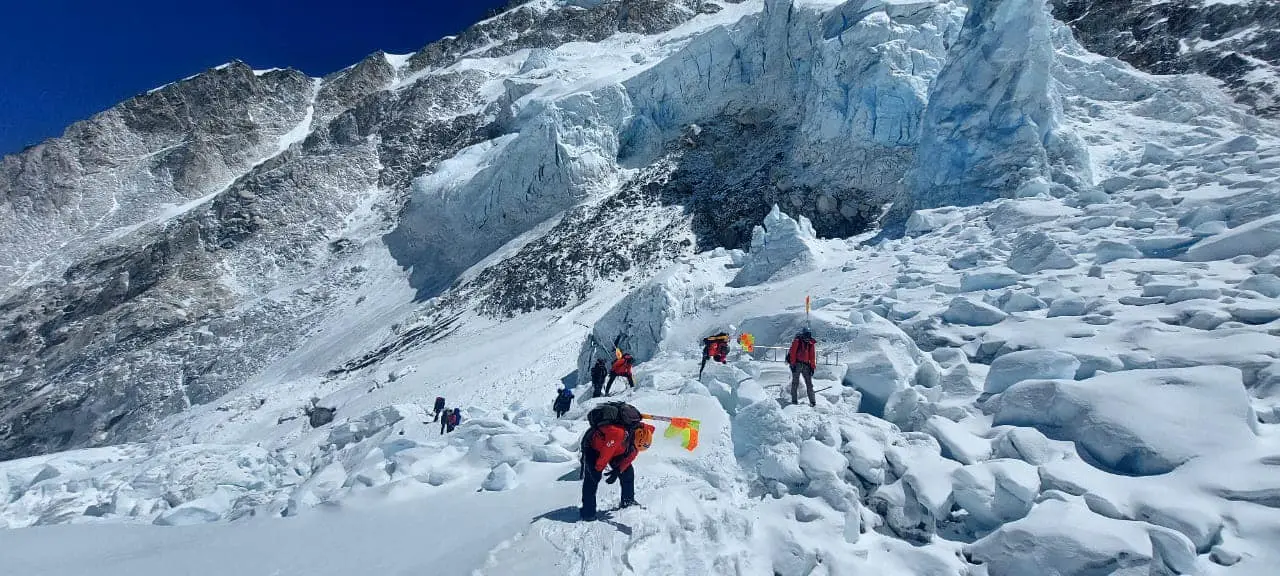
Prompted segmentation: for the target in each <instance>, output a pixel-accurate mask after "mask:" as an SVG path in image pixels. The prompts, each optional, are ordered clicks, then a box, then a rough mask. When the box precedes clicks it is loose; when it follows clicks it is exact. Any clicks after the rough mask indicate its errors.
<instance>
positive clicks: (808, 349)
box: [787, 328, 818, 407]
mask: <svg viewBox="0 0 1280 576" xmlns="http://www.w3.org/2000/svg"><path fill="white" fill-rule="evenodd" d="M817 344H818V343H817V342H816V341H815V340H814V339H813V334H812V333H810V332H809V329H808V328H805V329H803V330H801V331H800V333H799V334H796V338H795V340H792V341H791V349H790V350H788V351H787V364H790V365H791V403H792V404H799V403H800V401H799V399H798V397H797V392H798V391H799V388H800V378H801V377H803V378H804V380H805V386H807V387H808V390H809V405H810V406H815V407H816V406H817V405H818V401H817V398H816V395H815V394H814V392H813V370H814V368H816V367H817V366H818V345H817Z"/></svg>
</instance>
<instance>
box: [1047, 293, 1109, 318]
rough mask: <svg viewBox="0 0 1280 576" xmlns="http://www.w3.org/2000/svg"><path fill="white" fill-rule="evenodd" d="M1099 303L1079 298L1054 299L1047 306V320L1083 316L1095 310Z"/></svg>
mask: <svg viewBox="0 0 1280 576" xmlns="http://www.w3.org/2000/svg"><path fill="white" fill-rule="evenodd" d="M1099 304H1100V303H1099V302H1098V301H1097V300H1093V299H1090V298H1084V297H1081V296H1066V297H1063V298H1056V299H1054V301H1053V303H1052V304H1050V305H1049V312H1048V314H1047V315H1048V317H1049V318H1057V317H1058V316H1084V315H1085V314H1088V313H1089V312H1092V311H1093V310H1094V308H1097V307H1098V305H1099Z"/></svg>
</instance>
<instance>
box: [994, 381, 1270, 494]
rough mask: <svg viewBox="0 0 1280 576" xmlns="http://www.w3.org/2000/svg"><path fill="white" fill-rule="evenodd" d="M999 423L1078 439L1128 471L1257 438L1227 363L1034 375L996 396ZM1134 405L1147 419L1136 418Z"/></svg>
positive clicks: (1155, 470)
mask: <svg viewBox="0 0 1280 576" xmlns="http://www.w3.org/2000/svg"><path fill="white" fill-rule="evenodd" d="M994 409H995V414H994V422H995V423H996V424H1011V425H1017V426H1034V427H1036V428H1037V429H1039V430H1040V431H1042V432H1044V433H1045V434H1046V435H1048V436H1049V437H1051V438H1059V439H1063V440H1071V441H1074V442H1076V444H1077V445H1078V446H1079V447H1080V449H1081V450H1082V451H1084V452H1086V453H1088V454H1089V455H1090V456H1091V457H1093V458H1094V459H1096V460H1097V461H1098V462H1099V463H1100V464H1101V465H1103V466H1105V467H1107V468H1109V469H1111V470H1116V471H1119V472H1123V473H1125V474H1135V475H1150V474H1163V473H1166V472H1169V471H1171V470H1173V469H1175V468H1177V467H1178V466H1179V465H1181V464H1183V463H1185V462H1187V461H1188V460H1190V459H1192V458H1195V457H1197V456H1203V455H1209V454H1214V453H1216V452H1219V451H1223V450H1238V449H1242V448H1246V447H1248V446H1251V445H1252V444H1253V443H1254V441H1255V437H1254V431H1253V429H1252V427H1251V426H1253V419H1254V416H1253V411H1252V409H1251V408H1250V406H1249V399H1248V396H1247V394H1246V392H1245V388H1244V384H1243V383H1242V381H1241V374H1240V371H1239V370H1237V369H1235V368H1229V367H1225V366H1200V367H1195V368H1178V369H1167V370H1131V371H1127V372H1124V373H1120V374H1104V375H1102V376H1096V377H1094V378H1090V379H1088V380H1084V381H1080V382H1073V381H1066V380H1029V381H1023V382H1020V383H1017V384H1014V385H1013V386H1012V387H1010V388H1009V389H1008V390H1006V391H1005V392H1004V393H1003V394H1001V395H1000V396H999V397H998V398H997V399H996V400H995V407H994ZM1135 411H1141V412H1144V413H1145V414H1146V417H1144V418H1141V419H1135V418H1133V417H1132V415H1133V413H1134V412H1135Z"/></svg>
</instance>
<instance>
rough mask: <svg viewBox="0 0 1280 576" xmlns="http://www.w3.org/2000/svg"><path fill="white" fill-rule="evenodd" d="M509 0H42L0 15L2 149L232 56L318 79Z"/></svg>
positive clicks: (436, 34) (416, 43)
mask: <svg viewBox="0 0 1280 576" xmlns="http://www.w3.org/2000/svg"><path fill="white" fill-rule="evenodd" d="M505 3H506V0H416V1H414V0H358V1H348V2H341V1H337V0H309V1H301V0H221V1H216V2H201V1H199V0H196V1H191V2H187V1H183V0H164V1H159V0H123V1H112V0H37V1H16V2H8V3H6V5H5V7H4V10H3V16H2V17H0V155H2V154H11V153H13V152H17V151H19V150H21V149H22V148H23V147H24V146H27V145H29V144H35V143H38V142H39V141H41V140H44V139H45V138H49V137H53V136H58V135H61V134H62V130H63V129H64V128H66V126H67V125H69V124H71V123H72V122H75V121H77V120H83V119H85V118H88V117H89V116H92V115H93V114H95V113H97V112H101V111H102V110H105V109H107V108H110V107H111V106H112V105H114V104H116V103H117V102H120V101H122V100H125V99H127V98H129V97H130V96H133V95H136V94H138V93H140V92H145V91H147V90H149V89H151V88H154V87H156V86H159V85H161V84H165V83H168V82H172V81H174V80H177V79H179V78H183V77H186V76H190V75H192V74H195V73H197V72H200V71H202V70H204V69H207V68H210V67H213V66H216V65H218V64H221V63H223V62H227V61H230V60H233V59H237V58H238V59H240V60H244V61H245V62H246V63H248V64H249V65H251V66H253V67H254V68H273V67H279V68H285V67H292V68H296V69H299V70H302V71H303V72H306V73H307V74H310V75H312V76H322V75H324V74H327V73H329V72H333V71H335V70H340V69H342V68H345V67H347V66H349V65H351V64H354V63H356V62H358V61H359V60H360V59H361V58H363V57H364V56H366V55H368V54H369V53H371V52H374V51H376V50H386V51H387V52H391V53H407V52H413V51H415V50H417V49H419V48H421V47H422V46H425V45H426V44H427V43H429V42H431V41H433V40H436V39H438V38H440V37H441V36H446V35H449V34H453V33H456V32H459V31H461V30H462V29H464V28H466V27H467V26H468V25H470V24H472V23H474V22H475V21H477V20H479V19H481V18H483V17H484V16H485V14H486V13H487V12H488V11H489V10H491V9H493V8H494V7H497V6H501V5H503V4H505Z"/></svg>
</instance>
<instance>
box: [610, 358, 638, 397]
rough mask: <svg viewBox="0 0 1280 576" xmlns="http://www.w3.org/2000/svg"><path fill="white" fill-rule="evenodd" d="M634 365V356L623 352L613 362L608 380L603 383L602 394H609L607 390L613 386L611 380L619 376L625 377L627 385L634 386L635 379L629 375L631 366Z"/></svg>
mask: <svg viewBox="0 0 1280 576" xmlns="http://www.w3.org/2000/svg"><path fill="white" fill-rule="evenodd" d="M634 365H635V358H632V357H631V354H623V355H621V356H619V357H618V359H617V360H616V361H614V363H613V368H611V369H610V370H609V381H608V382H606V383H605V385H604V395H605V396H608V395H609V390H610V389H612V388H613V381H614V379H616V378H617V377H619V376H622V377H624V378H626V379H627V386H629V387H631V388H635V387H636V379H635V377H633V376H632V375H631V367H632V366H634Z"/></svg>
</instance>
